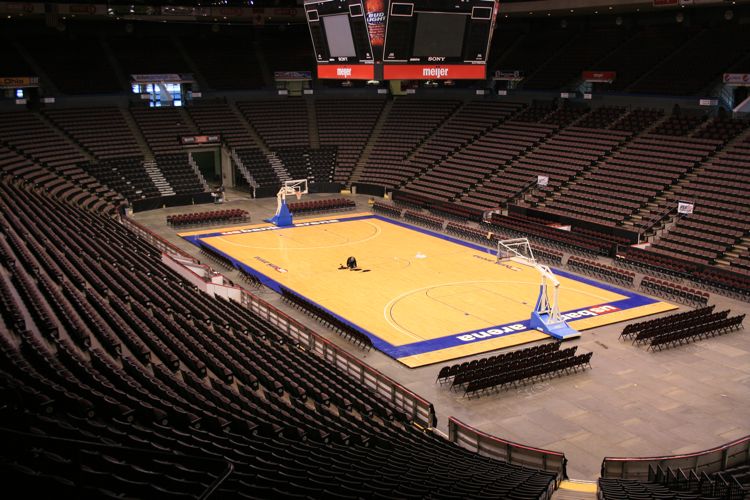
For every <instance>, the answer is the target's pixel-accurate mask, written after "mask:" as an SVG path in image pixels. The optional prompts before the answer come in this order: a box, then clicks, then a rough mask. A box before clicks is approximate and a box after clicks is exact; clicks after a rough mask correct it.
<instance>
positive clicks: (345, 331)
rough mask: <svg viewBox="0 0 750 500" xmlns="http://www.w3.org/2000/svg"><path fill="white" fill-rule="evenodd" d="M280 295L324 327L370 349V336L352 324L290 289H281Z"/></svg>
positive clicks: (359, 345) (361, 346)
mask: <svg viewBox="0 0 750 500" xmlns="http://www.w3.org/2000/svg"><path fill="white" fill-rule="evenodd" d="M281 297H282V299H284V301H286V302H287V303H288V304H290V305H292V306H293V307H295V308H296V309H299V310H301V311H304V312H305V313H306V314H309V315H310V316H313V317H315V318H316V319H317V320H318V321H320V322H321V323H322V324H323V325H325V327H326V328H330V329H331V330H333V331H335V332H336V333H338V334H339V335H341V336H342V337H344V338H345V339H347V340H348V341H350V342H352V343H353V344H355V345H357V346H358V347H360V348H362V349H366V350H368V351H369V350H370V349H372V340H371V339H370V337H368V336H367V335H365V334H364V333H362V332H360V331H359V330H357V329H356V328H354V327H353V326H351V325H349V324H348V323H346V322H345V321H343V320H342V319H340V318H339V317H337V316H336V315H334V314H331V313H330V312H328V311H326V310H325V309H323V308H322V307H318V306H317V305H315V304H313V303H312V302H310V301H308V300H306V299H305V298H303V297H300V296H299V295H297V294H295V293H294V292H292V291H290V290H286V289H285V290H282V293H281Z"/></svg>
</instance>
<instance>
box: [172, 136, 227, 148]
mask: <svg viewBox="0 0 750 500" xmlns="http://www.w3.org/2000/svg"><path fill="white" fill-rule="evenodd" d="M180 142H181V143H182V144H183V145H184V146H200V145H202V144H219V143H221V136H220V135H219V134H214V135H183V136H182V137H180Z"/></svg>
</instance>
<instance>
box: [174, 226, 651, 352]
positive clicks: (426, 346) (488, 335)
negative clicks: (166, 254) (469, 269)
mask: <svg viewBox="0 0 750 500" xmlns="http://www.w3.org/2000/svg"><path fill="white" fill-rule="evenodd" d="M365 219H376V220H379V221H383V222H386V223H389V224H393V225H396V226H400V227H403V228H405V229H409V230H412V231H417V232H419V233H422V234H425V235H428V236H432V237H435V238H440V239H443V240H446V241H450V242H451V243H455V244H458V245H462V246H464V247H468V248H471V249H472V250H477V251H480V252H482V253H483V254H486V253H487V251H488V248H487V247H485V246H482V245H478V244H476V243H471V242H467V241H464V240H460V239H458V238H454V237H452V236H449V235H446V234H441V233H437V232H435V231H432V230H429V229H425V228H423V227H418V226H414V225H412V224H408V223H406V222H403V221H397V220H393V219H389V218H386V217H381V216H379V215H377V214H372V215H362V216H355V217H347V218H341V219H338V218H335V217H334V218H331V219H325V220H323V221H311V222H300V223H295V224H294V225H293V226H291V227H276V226H263V227H261V228H253V229H244V230H230V231H218V232H211V233H205V234H197V235H190V236H183V237H182V238H183V239H185V240H187V241H189V242H190V243H192V244H194V245H196V246H198V247H201V246H205V247H208V248H209V249H210V250H211V251H212V252H215V253H216V254H218V255H221V256H222V257H224V258H225V259H227V260H228V261H229V262H231V263H232V264H233V265H234V266H235V267H236V268H238V269H241V270H243V271H245V272H247V273H248V274H251V275H253V276H255V277H256V278H258V279H259V280H260V281H261V283H263V284H264V285H266V286H267V287H269V288H271V289H272V290H274V291H275V292H277V293H279V294H281V293H282V290H284V289H286V290H288V291H290V292H292V293H294V294H295V295H297V296H299V297H301V298H303V299H304V300H306V301H308V302H310V303H311V304H314V305H315V306H317V307H319V308H321V309H322V310H324V311H326V312H328V313H329V314H331V315H332V316H334V317H335V318H337V319H338V320H340V321H342V322H343V323H344V324H346V325H349V326H350V327H352V328H355V329H357V330H358V331H360V332H362V333H363V334H365V335H367V336H368V337H369V338H370V339H371V340H372V343H373V346H374V347H375V348H376V349H378V350H380V351H383V352H384V353H385V354H387V355H388V356H391V357H392V358H395V359H399V358H403V357H407V356H413V355H416V354H424V353H426V352H431V351H438V350H442V349H447V348H450V347H457V346H461V345H467V344H471V343H475V342H482V341H485V340H490V339H493V338H499V337H505V336H507V335H514V334H516V333H521V332H524V331H528V330H529V320H528V319H526V320H523V321H517V322H513V323H505V324H502V325H496V326H492V327H488V328H483V329H481V330H470V331H467V332H459V333H452V334H450V335H447V336H444V337H439V338H435V339H429V340H423V341H420V342H413V343H411V344H404V345H400V346H394V345H392V344H390V343H388V342H386V341H385V340H383V339H381V338H380V337H378V336H377V335H375V334H374V333H372V332H369V331H367V330H365V329H364V328H362V327H360V326H358V325H357V324H355V323H353V322H351V321H350V320H348V319H347V318H345V317H343V316H340V315H338V314H336V313H334V312H333V311H331V310H330V309H328V308H326V307H324V306H322V305H321V304H319V303H318V302H316V301H313V300H310V299H309V298H307V297H305V296H304V295H302V294H300V293H298V292H297V291H296V290H293V289H291V288H287V287H284V286H282V285H281V283H279V282H278V281H276V280H274V279H273V278H271V277H270V276H269V275H267V274H265V273H263V272H261V271H260V270H259V269H257V268H255V267H251V266H250V265H248V264H246V263H245V262H243V261H241V260H238V259H236V258H235V257H232V256H231V255H229V254H226V253H224V252H222V251H221V250H219V249H217V248H215V247H214V246H213V245H211V244H210V243H207V242H205V241H203V240H204V239H205V238H213V237H216V236H229V235H235V234H252V233H255V232H262V231H276V230H288V229H293V228H295V227H310V226H317V225H328V224H341V223H346V222H351V221H357V220H365ZM262 265H263V264H262V263H261V266H262ZM554 272H555V275H557V276H563V277H565V278H569V279H572V280H575V281H579V282H582V283H585V284H587V285H591V286H593V287H596V288H600V289H603V290H607V291H609V292H612V293H617V294H619V295H623V296H625V297H626V298H624V299H621V300H618V301H614V302H607V303H605V304H597V305H593V306H588V307H585V308H582V309H572V310H570V311H564V312H562V314H570V313H574V312H577V311H584V310H588V309H591V308H596V307H598V306H605V305H609V306H614V307H617V308H618V309H619V310H622V311H624V310H628V309H633V308H636V307H641V306H645V305H649V304H654V303H656V302H660V301H659V300H658V299H653V298H651V297H647V296H645V295H641V294H639V293H635V292H632V291H630V290H625V289H622V288H619V287H617V286H614V285H610V284H608V283H600V282H598V281H595V280H593V279H590V278H586V277H583V276H578V275H575V274H571V273H569V272H567V271H562V270H559V269H554ZM586 317H591V316H586ZM510 325H522V326H523V329H517V330H510V331H506V330H507V327H509V326H510ZM516 328H520V327H518V326H516ZM468 335H472V336H473V338H472V339H471V340H462V339H460V338H459V337H464V338H466V337H467V336H468Z"/></svg>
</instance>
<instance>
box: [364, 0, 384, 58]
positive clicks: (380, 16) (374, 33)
mask: <svg viewBox="0 0 750 500" xmlns="http://www.w3.org/2000/svg"><path fill="white" fill-rule="evenodd" d="M365 14H366V18H365V19H366V21H367V32H368V34H369V36H370V45H371V46H372V51H373V56H374V57H375V60H378V61H379V60H381V59H382V58H383V44H384V43H385V0H365Z"/></svg>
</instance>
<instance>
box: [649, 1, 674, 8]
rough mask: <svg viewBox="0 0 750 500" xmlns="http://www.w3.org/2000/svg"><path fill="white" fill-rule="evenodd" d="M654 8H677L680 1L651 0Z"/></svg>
mask: <svg viewBox="0 0 750 500" xmlns="http://www.w3.org/2000/svg"><path fill="white" fill-rule="evenodd" d="M653 4H654V7H677V6H678V5H679V4H680V0H653Z"/></svg>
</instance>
